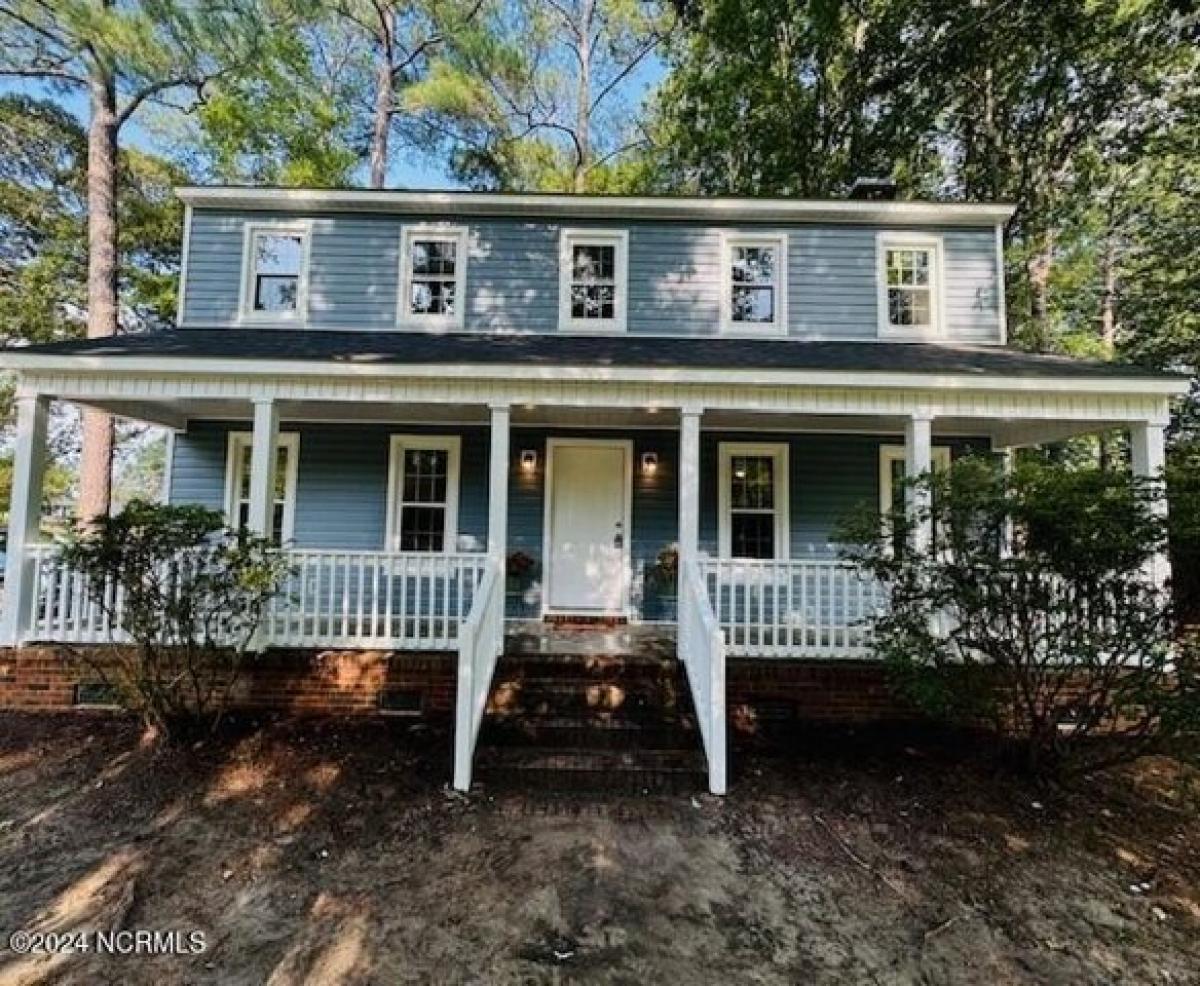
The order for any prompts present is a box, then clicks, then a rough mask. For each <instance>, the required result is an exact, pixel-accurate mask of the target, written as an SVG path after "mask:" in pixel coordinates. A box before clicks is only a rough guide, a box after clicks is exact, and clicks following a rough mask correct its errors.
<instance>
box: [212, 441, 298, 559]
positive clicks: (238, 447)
mask: <svg viewBox="0 0 1200 986" xmlns="http://www.w3.org/2000/svg"><path fill="white" fill-rule="evenodd" d="M253 445H254V438H253V436H252V435H251V434H250V432H248V431H235V432H231V433H230V435H229V451H228V455H227V458H226V465H225V516H226V518H227V519H228V522H229V524H230V525H231V526H233V527H235V528H238V529H239V530H240V529H241V528H244V527H246V526H247V524H248V523H249V519H250V456H251V451H252V448H253ZM275 454H276V460H275V495H274V511H273V513H272V521H271V539H272V540H273V541H274V542H275V543H276V544H286V543H287V542H288V541H291V540H292V532H293V527H294V523H295V517H296V475H297V471H298V467H299V461H300V436H299V435H298V434H297V433H295V432H281V433H280V435H279V441H278V444H277V445H276V449H275Z"/></svg>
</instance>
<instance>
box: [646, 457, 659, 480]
mask: <svg viewBox="0 0 1200 986" xmlns="http://www.w3.org/2000/svg"><path fill="white" fill-rule="evenodd" d="M656 472H658V453H657V452H643V453H642V473H643V474H645V475H647V476H653V475H654V474H655V473H656Z"/></svg>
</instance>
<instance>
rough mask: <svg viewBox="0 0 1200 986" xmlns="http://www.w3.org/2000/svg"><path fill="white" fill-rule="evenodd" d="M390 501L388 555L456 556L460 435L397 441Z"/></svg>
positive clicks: (408, 437) (397, 437)
mask: <svg viewBox="0 0 1200 986" xmlns="http://www.w3.org/2000/svg"><path fill="white" fill-rule="evenodd" d="M391 450H392V461H391V469H390V478H389V486H390V492H389V495H388V536H387V542H388V549H389V550H391V551H417V552H435V553H436V552H443V551H454V550H456V548H457V546H458V544H457V542H458V472H459V459H460V456H461V452H462V441H461V439H460V438H458V437H457V436H455V435H393V436H392V449H391Z"/></svg>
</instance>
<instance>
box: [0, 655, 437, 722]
mask: <svg viewBox="0 0 1200 986" xmlns="http://www.w3.org/2000/svg"><path fill="white" fill-rule="evenodd" d="M455 677H456V655H454V654H443V653H400V652H395V651H385V650H324V651H314V650H294V651H293V650H277V651H268V652H267V653H266V654H263V655H261V656H259V657H257V658H254V659H253V660H252V661H251V662H250V663H248V664H247V666H246V668H245V670H244V671H243V673H242V676H241V679H240V681H239V683H238V687H237V689H236V691H235V696H234V702H233V704H234V706H235V707H238V708H245V709H266V710H275V711H280V712H291V713H295V714H298V715H375V714H378V713H379V712H380V695H381V693H382V692H383V691H384V690H385V689H386V690H387V691H388V692H389V693H391V694H395V693H405V699H406V701H405V702H404V703H403V704H404V707H405V708H406V709H409V710H411V711H413V712H419V713H420V714H421V715H425V716H428V717H443V716H449V715H451V714H452V713H453V710H454V692H455ZM90 680H93V676H91V675H90V674H89V673H88V671H87V669H86V667H83V666H81V665H80V663H79V662H78V661H75V660H72V659H71V657H70V650H69V649H67V648H63V647H57V646H50V645H46V646H35V647H23V648H20V649H16V650H4V651H0V709H23V710H29V711H38V710H47V711H49V710H62V709H70V708H74V707H76V701H75V686H76V685H77V684H79V683H80V682H82V681H90Z"/></svg>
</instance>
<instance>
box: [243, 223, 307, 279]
mask: <svg viewBox="0 0 1200 986" xmlns="http://www.w3.org/2000/svg"><path fill="white" fill-rule="evenodd" d="M303 253H304V241H303V239H302V238H301V237H300V236H296V235H294V234H277V233H260V234H259V235H258V236H256V237H255V240H254V272H255V273H256V274H268V275H276V274H283V275H290V276H291V277H299V275H300V258H301V257H302V256H303Z"/></svg>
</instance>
